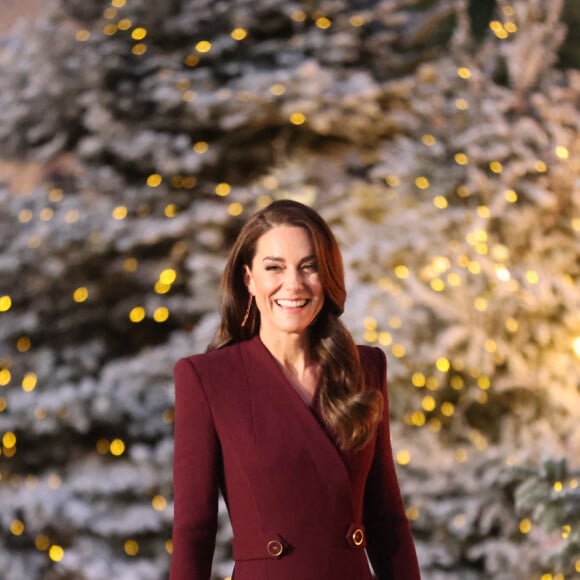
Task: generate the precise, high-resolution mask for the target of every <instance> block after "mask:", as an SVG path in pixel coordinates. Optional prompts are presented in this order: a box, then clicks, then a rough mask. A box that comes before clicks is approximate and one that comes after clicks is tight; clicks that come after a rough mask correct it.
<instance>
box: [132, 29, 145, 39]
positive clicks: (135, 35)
mask: <svg viewBox="0 0 580 580" xmlns="http://www.w3.org/2000/svg"><path fill="white" fill-rule="evenodd" d="M146 36H147V29H146V28H143V27H142V26H139V27H137V28H135V29H134V30H133V32H131V38H132V39H133V40H143V39H144V38H145V37H146Z"/></svg>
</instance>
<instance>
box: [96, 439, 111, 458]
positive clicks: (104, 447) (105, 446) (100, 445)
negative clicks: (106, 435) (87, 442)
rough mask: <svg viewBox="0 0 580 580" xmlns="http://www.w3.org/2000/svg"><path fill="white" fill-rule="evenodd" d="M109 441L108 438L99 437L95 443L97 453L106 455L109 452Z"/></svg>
mask: <svg viewBox="0 0 580 580" xmlns="http://www.w3.org/2000/svg"><path fill="white" fill-rule="evenodd" d="M110 446H111V443H110V442H109V440H108V439H99V440H98V441H97V443H96V445H95V447H96V449H97V453H98V454H99V455H107V453H109V449H110Z"/></svg>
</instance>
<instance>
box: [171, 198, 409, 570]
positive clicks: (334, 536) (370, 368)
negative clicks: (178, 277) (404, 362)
mask: <svg viewBox="0 0 580 580" xmlns="http://www.w3.org/2000/svg"><path fill="white" fill-rule="evenodd" d="M345 299H346V291H345V287H344V273H343V266H342V257H341V254H340V250H339V248H338V245H337V243H336V240H335V238H334V236H333V234H332V232H331V231H330V229H329V227H328V225H327V224H326V222H324V220H323V219H322V218H321V217H320V216H319V215H318V213H316V212H315V211H314V210H313V209H311V208H309V207H307V206H305V205H302V204H300V203H297V202H294V201H289V200H284V201H277V202H274V203H272V204H271V205H270V206H268V207H266V208H265V209H263V210H261V211H259V212H258V213H257V214H255V215H254V216H253V217H252V218H251V219H250V220H249V221H248V222H247V223H246V225H245V226H244V227H243V228H242V231H241V232H240V234H239V236H238V238H237V240H236V243H235V244H234V246H233V248H232V250H231V252H230V256H229V259H228V262H227V265H226V268H225V270H224V274H223V277H222V284H221V323H220V326H219V328H218V330H217V332H216V336H215V338H214V341H213V342H212V344H210V346H209V349H208V352H206V353H205V354H199V355H194V356H190V357H187V358H183V359H181V360H179V361H178V362H177V364H176V365H175V455H174V525H173V556H172V562H171V580H209V578H210V576H211V562H212V556H213V550H214V545H215V534H216V529H217V498H218V490H219V489H221V491H222V493H223V496H224V497H225V498H226V502H227V505H228V511H229V515H230V521H231V524H232V529H233V532H234V540H233V552H234V554H233V557H234V561H235V567H234V574H233V578H235V579H236V580H265V579H266V578H276V580H296V579H297V578H300V579H301V580H320V579H321V578H333V579H335V580H353V579H355V578H356V579H357V580H371V578H372V574H371V569H370V567H369V564H368V561H369V560H370V562H371V563H372V566H373V569H374V572H375V574H376V577H377V578H379V580H386V579H387V578H388V579H389V580H417V579H418V578H419V568H418V564H417V557H416V554H415V548H414V544H413V539H412V537H411V532H410V528H409V524H408V521H407V518H406V515H405V510H404V507H403V502H402V499H401V494H400V491H399V486H398V482H397V477H396V474H395V468H394V465H393V457H392V450H391V443H390V435H389V432H390V430H389V413H388V405H387V401H388V399H387V390H386V360H385V355H384V353H383V352H382V351H381V350H379V349H377V348H371V347H365V346H358V347H357V346H356V345H355V343H354V341H353V339H352V337H351V335H350V333H349V332H348V330H347V329H346V328H345V327H344V326H343V324H342V323H341V322H340V320H339V317H340V315H341V314H342V312H343V310H344V302H345ZM365 548H366V553H365ZM367 554H368V559H367Z"/></svg>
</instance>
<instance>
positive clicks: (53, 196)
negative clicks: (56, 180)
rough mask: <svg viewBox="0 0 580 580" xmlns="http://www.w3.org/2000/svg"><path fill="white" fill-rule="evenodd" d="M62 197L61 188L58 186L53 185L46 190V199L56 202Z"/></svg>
mask: <svg viewBox="0 0 580 580" xmlns="http://www.w3.org/2000/svg"><path fill="white" fill-rule="evenodd" d="M63 197H64V192H63V191H62V189H61V188H60V187H53V188H52V189H51V190H50V191H49V192H48V200H49V201H51V202H52V203H58V202H59V201H62V198H63Z"/></svg>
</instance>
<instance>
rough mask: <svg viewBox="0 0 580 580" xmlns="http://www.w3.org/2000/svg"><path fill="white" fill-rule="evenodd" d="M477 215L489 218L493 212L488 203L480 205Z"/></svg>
mask: <svg viewBox="0 0 580 580" xmlns="http://www.w3.org/2000/svg"><path fill="white" fill-rule="evenodd" d="M477 215H478V216H479V217H480V218H484V219H487V218H489V217H490V216H491V212H490V211H489V207H487V206H486V205H480V206H478V207H477Z"/></svg>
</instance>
